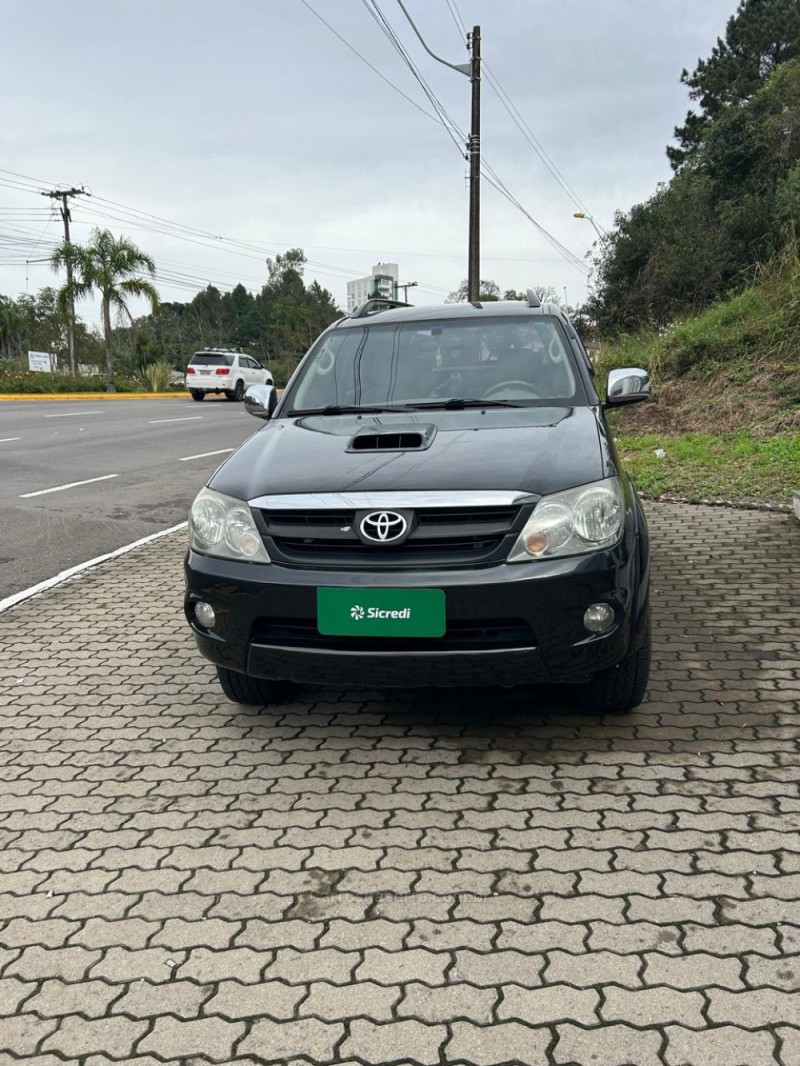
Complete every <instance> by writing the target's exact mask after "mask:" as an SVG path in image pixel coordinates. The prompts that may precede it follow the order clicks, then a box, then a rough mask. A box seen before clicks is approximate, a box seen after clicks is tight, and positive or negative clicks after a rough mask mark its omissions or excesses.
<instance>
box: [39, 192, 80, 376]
mask: <svg viewBox="0 0 800 1066" xmlns="http://www.w3.org/2000/svg"><path fill="white" fill-rule="evenodd" d="M41 195H42V196H47V197H49V198H50V199H51V200H60V201H61V208H60V213H61V218H62V220H63V222H64V247H65V249H66V252H67V254H66V256H65V259H66V265H67V340H68V344H69V372H70V374H74V373H75V368H76V358H75V297H74V295H73V292H72V258H71V256H70V254H69V249H70V239H69V224H70V222H71V221H72V216H71V214H70V210H69V201H70V199H71V198H72V197H73V196H88V195H89V193H88V192H87V191H86V190H85V189H75V188H72V189H52V190H48V191H47V192H43V193H42V194H41Z"/></svg>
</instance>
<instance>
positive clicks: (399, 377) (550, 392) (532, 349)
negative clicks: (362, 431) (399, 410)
mask: <svg viewBox="0 0 800 1066" xmlns="http://www.w3.org/2000/svg"><path fill="white" fill-rule="evenodd" d="M579 389H580V385H579V383H578V379H577V374H576V373H575V369H574V365H573V362H572V358H571V355H570V353H569V349H568V345H567V341H566V338H565V337H563V335H562V333H561V331H560V329H559V328H558V326H557V324H556V321H555V319H552V318H546V317H543V316H537V317H535V318H534V317H533V316H531V317H530V318H525V319H523V318H517V317H515V318H494V319H490V318H487V319H481V321H480V322H475V321H464V320H453V321H449V322H448V321H444V322H441V321H440V322H436V321H434V322H413V323H408V324H399V325H398V324H396V323H391V324H390V323H386V324H384V325H379V324H377V323H371V324H369V325H367V324H365V325H364V326H363V327H361V328H356V327H351V328H349V329H342V330H333V331H332V332H331V333H328V334H326V335H325V336H324V337H322V338H320V341H319V343H318V344H317V346H316V347H315V348H314V349H313V350H312V352H311V353H310V354H309V356H308V358H307V359H306V361H305V363H304V366H303V369H302V370H301V373H300V377H299V378H298V380H297V382H296V383H295V385H294V387H293V389H292V395H291V398H290V406H291V409H292V411H293V412H299V411H304V410H317V409H321V408H325V407H348V408H350V407H361V406H364V407H375V406H388V407H392V406H398V405H402V404H409V405H412V406H413V405H414V404H428V405H430V404H433V403H437V402H438V401H441V402H442V403H445V402H447V401H448V400H450V401H452V400H486V401H487V402H489V401H506V402H507V403H511V404H514V405H516V404H519V405H521V406H527V405H540V404H542V403H554V402H558V403H560V404H570V403H573V402H576V401H578V400H579V392H578V390H579Z"/></svg>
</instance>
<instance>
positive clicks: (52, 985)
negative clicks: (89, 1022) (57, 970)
mask: <svg viewBox="0 0 800 1066" xmlns="http://www.w3.org/2000/svg"><path fill="white" fill-rule="evenodd" d="M121 991H122V989H121V988H120V987H119V986H114V985H109V984H106V982H105V981H79V982H76V983H74V984H67V983H66V982H64V981H61V980H58V979H49V980H47V981H44V982H43V983H42V984H41V985H40V986H39V989H38V991H37V993H36V995H35V996H33V997H32V998H31V999H29V1000H28V1001H27V1002H26V1004H25V1009H26V1010H30V1011H34V1012H35V1013H36V1014H41V1016H42V1017H43V1018H57V1017H59V1016H61V1015H67V1014H85V1015H86V1017H87V1018H100V1017H102V1015H104V1014H105V1013H106V1012H107V1011H108V1009H109V1006H110V1005H111V1003H113V1001H114V1000H115V999H116V998H117V997H118V996H119V995H120V993H121Z"/></svg>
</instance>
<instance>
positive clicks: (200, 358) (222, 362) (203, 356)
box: [189, 352, 233, 366]
mask: <svg viewBox="0 0 800 1066" xmlns="http://www.w3.org/2000/svg"><path fill="white" fill-rule="evenodd" d="M189 365H190V366H233V356H232V355H218V354H217V353H216V352H215V353H214V354H213V355H212V354H210V353H207V352H198V353H197V355H193V356H192V358H191V362H190V363H189Z"/></svg>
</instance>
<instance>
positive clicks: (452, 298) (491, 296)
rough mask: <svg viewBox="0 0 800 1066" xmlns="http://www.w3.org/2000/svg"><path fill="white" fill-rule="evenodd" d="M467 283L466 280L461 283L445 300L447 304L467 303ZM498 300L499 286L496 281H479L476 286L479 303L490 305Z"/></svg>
mask: <svg viewBox="0 0 800 1066" xmlns="http://www.w3.org/2000/svg"><path fill="white" fill-rule="evenodd" d="M468 292H469V283H468V281H467V279H466V278H464V280H463V281H462V282H461V284H460V285H459V286H458V288H457V289H456V291H455V292H451V293H450V295H449V296H448V297H447V299H446V300H445V303H448V304H463V303H466V301H467V295H468ZM499 299H500V286H499V285H498V284H497V282H496V281H484V280H483V279H481V281H480V283H479V285H478V300H479V301H480V302H481V303H491V302H492V301H494V300H499Z"/></svg>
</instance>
